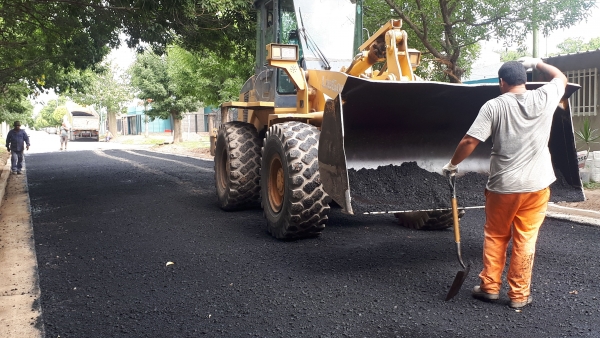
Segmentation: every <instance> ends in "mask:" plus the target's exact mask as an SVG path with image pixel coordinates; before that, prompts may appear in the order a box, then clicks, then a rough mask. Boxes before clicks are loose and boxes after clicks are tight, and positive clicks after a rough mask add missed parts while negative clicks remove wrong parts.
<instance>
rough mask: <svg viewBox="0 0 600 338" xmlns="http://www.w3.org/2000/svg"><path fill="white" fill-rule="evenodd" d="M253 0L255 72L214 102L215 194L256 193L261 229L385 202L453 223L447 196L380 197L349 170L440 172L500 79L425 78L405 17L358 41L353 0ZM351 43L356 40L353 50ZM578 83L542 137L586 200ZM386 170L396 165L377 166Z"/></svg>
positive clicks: (249, 196) (240, 196) (475, 168)
mask: <svg viewBox="0 0 600 338" xmlns="http://www.w3.org/2000/svg"><path fill="white" fill-rule="evenodd" d="M255 6H256V10H257V12H258V13H257V18H258V21H257V30H258V34H257V50H256V55H257V59H256V64H255V75H253V76H252V77H251V78H250V79H248V81H247V82H246V83H245V84H244V86H243V87H242V89H241V93H240V98H239V101H234V102H225V103H223V104H222V105H221V114H220V116H218V117H217V118H216V121H218V122H217V123H216V125H215V128H213V129H212V134H211V141H212V142H211V143H212V144H211V151H212V152H213V154H214V156H215V157H214V161H215V184H216V193H217V198H218V201H219V202H218V203H219V206H220V207H221V208H222V209H224V210H236V209H240V208H246V207H251V206H258V205H260V207H262V209H263V213H264V215H265V218H266V223H267V229H268V231H269V232H270V233H271V234H272V235H273V236H274V237H276V238H280V239H293V238H301V237H310V236H315V235H318V234H320V233H321V231H323V229H324V227H325V223H326V222H327V219H328V213H329V208H330V204H335V205H337V206H339V207H341V208H342V209H343V211H344V212H346V213H348V214H351V215H352V214H357V213H360V214H381V213H392V214H396V215H402V217H401V219H405V221H407V220H408V221H407V222H413V223H416V224H420V225H421V226H422V225H426V224H427V223H428V222H430V223H432V224H431V225H433V226H434V227H437V228H443V227H447V226H451V225H452V217H451V216H450V217H449V215H450V214H451V210H450V208H436V207H432V206H431V205H430V204H427V203H429V201H426V200H425V199H424V200H423V205H422V206H417V207H415V205H409V204H408V203H407V202H406V199H404V198H403V197H404V196H402V195H400V194H398V195H397V196H395V197H394V198H393V199H392V200H389V199H388V200H387V201H385V204H383V203H381V199H378V198H379V197H380V196H379V195H381V194H382V191H380V190H377V188H375V185H373V188H372V189H371V188H370V187H369V184H368V183H366V182H357V181H353V180H359V179H361V178H364V177H366V176H364V175H363V176H361V175H356V172H358V171H360V170H362V169H365V170H372V169H375V168H385V167H388V166H400V165H402V164H403V163H413V162H414V163H416V165H418V167H419V168H422V169H425V170H427V171H428V172H437V173H440V172H441V168H442V166H443V165H444V164H445V163H446V162H447V161H448V159H450V158H451V157H452V154H453V152H454V149H455V147H456V145H457V144H458V141H460V139H461V138H462V137H463V136H464V134H465V132H466V131H467V130H468V129H469V127H470V125H471V124H472V123H473V121H474V119H475V117H476V116H477V113H478V111H479V109H480V107H481V106H482V105H483V104H484V103H485V102H486V101H487V100H489V99H491V98H494V97H496V96H498V95H499V93H500V92H499V89H498V86H497V85H463V84H450V83H441V82H432V81H422V80H420V79H419V78H418V77H417V76H416V75H415V73H414V71H415V69H416V68H417V67H418V66H419V64H420V58H421V54H420V52H419V51H418V50H415V49H411V48H409V45H408V36H407V33H406V32H405V31H404V30H402V21H401V20H390V21H389V22H387V23H386V24H384V25H383V26H382V27H381V28H380V29H379V30H378V31H377V32H375V33H374V34H373V35H372V36H371V37H369V38H368V39H367V40H366V41H364V42H363V41H359V43H354V37H355V36H359V34H358V32H360V31H362V27H360V25H354V22H355V20H354V18H355V17H356V13H357V7H356V4H354V3H353V1H350V0H326V1H318V2H316V1H312V0H258V1H255ZM358 9H360V8H358ZM356 21H358V20H356ZM354 46H360V47H358V53H357V54H355V56H354V57H352V55H353V51H354V50H355V49H356V47H354ZM540 85H541V83H530V84H528V88H529V89H532V88H536V87H539V86H540ZM575 90H577V86H576V85H571V84H570V85H569V86H568V88H567V94H566V95H565V97H564V98H563V100H562V102H561V104H560V106H559V107H557V110H556V113H555V118H554V122H553V127H552V133H551V136H550V143H549V148H550V152H551V154H552V160H553V165H554V167H555V170H557V171H558V172H560V175H561V180H562V181H563V183H564V185H565V186H566V189H567V190H569V192H571V194H570V195H569V196H570V197H569V198H571V199H572V200H583V198H584V196H583V191H582V185H581V181H580V179H579V174H578V169H577V158H576V151H575V141H574V137H573V127H572V121H571V117H570V107H569V102H568V97H569V96H570V95H571V94H572V93H573V92H574V91H575ZM490 149H491V142H490V141H488V142H486V143H482V144H480V145H479V147H478V148H477V149H476V150H475V152H474V153H473V154H472V155H471V156H470V157H469V158H468V159H467V160H465V161H464V162H463V163H461V170H462V171H463V172H474V173H482V174H486V173H487V171H488V170H489V156H490ZM386 173H391V174H389V175H392V174H393V171H392V170H381V171H379V172H378V173H377V175H386ZM394 175H395V174H394ZM439 176H441V175H439ZM376 178H377V179H384V178H385V177H381V176H379V177H376ZM415 179H416V177H415ZM459 182H460V180H459ZM408 183H412V182H408ZM419 183H421V184H423V182H419ZM394 184H395V183H394ZM425 184H431V185H433V184H436V182H434V181H433V180H432V181H431V182H426V183H425ZM446 186H447V182H446ZM359 188H360V189H359ZM401 188H404V191H407V189H406V187H401ZM432 188H433V187H432ZM483 188H484V186H482V187H481V191H483ZM444 189H445V188H444ZM358 190H362V191H360V194H357V192H358ZM400 190H402V189H400ZM422 195H423V196H427V192H426V191H425V192H423V194H422ZM358 205H360V209H358V208H357V206H358ZM411 219H412V221H411Z"/></svg>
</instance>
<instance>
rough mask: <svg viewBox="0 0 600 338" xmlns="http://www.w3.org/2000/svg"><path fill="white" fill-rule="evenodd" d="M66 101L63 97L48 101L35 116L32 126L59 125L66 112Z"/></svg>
mask: <svg viewBox="0 0 600 338" xmlns="http://www.w3.org/2000/svg"><path fill="white" fill-rule="evenodd" d="M66 102H67V100H66V98H65V97H59V98H58V99H56V100H50V101H48V102H47V103H46V104H45V105H44V107H43V108H42V110H40V112H39V113H38V115H37V116H36V118H35V122H34V126H35V127H36V128H44V127H57V126H59V125H60V124H61V123H62V121H63V116H65V114H66V113H67V107H66V105H65V104H66Z"/></svg>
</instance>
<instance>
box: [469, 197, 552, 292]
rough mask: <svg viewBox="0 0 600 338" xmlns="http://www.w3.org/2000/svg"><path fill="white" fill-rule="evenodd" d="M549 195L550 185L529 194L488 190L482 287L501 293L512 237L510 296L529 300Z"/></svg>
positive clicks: (482, 288)
mask: <svg viewBox="0 0 600 338" xmlns="http://www.w3.org/2000/svg"><path fill="white" fill-rule="evenodd" d="M549 198H550V188H546V189H542V190H540V191H536V192H530V193H515V194H498V193H493V192H491V191H488V190H486V191H485V217H486V220H485V226H484V242H483V270H482V271H481V273H480V274H479V278H481V284H480V287H481V290H483V291H485V292H487V293H494V294H498V293H500V287H501V286H502V271H503V270H504V266H505V264H506V251H507V248H508V243H509V241H510V239H511V238H512V240H513V246H512V253H511V258H510V265H509V267H508V275H507V279H508V285H509V286H510V290H509V292H508V297H509V298H510V299H511V300H513V301H515V302H521V301H525V300H527V298H528V297H529V293H530V286H531V271H532V270H533V258H534V256H535V243H536V241H537V237H538V232H539V229H540V226H541V225H542V222H543V221H544V218H545V217H546V208H547V207H548V200H549Z"/></svg>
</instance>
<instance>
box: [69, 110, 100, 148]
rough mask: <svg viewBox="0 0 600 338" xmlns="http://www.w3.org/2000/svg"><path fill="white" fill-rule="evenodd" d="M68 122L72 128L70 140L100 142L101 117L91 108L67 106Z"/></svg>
mask: <svg viewBox="0 0 600 338" xmlns="http://www.w3.org/2000/svg"><path fill="white" fill-rule="evenodd" d="M67 111H68V113H67V115H66V116H65V119H66V120H67V122H68V124H69V128H70V132H69V140H71V141H74V140H79V139H92V140H96V141H99V140H100V117H99V115H98V113H96V110H95V109H94V108H93V107H91V106H85V107H84V106H80V105H77V104H68V105H67Z"/></svg>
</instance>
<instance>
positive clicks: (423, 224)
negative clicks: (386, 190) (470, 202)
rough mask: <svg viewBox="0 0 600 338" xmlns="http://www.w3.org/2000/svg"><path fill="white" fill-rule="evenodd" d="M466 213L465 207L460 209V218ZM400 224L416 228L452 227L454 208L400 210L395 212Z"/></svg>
mask: <svg viewBox="0 0 600 338" xmlns="http://www.w3.org/2000/svg"><path fill="white" fill-rule="evenodd" d="M464 215H465V210H464V209H459V210H458V218H461V217H463V216H464ZM394 216H396V218H397V219H398V224H400V225H402V226H404V227H407V228H411V229H416V230H444V229H448V228H450V227H452V226H453V225H454V221H453V220H452V210H439V211H415V212H401V213H400V212H399V213H396V214H394Z"/></svg>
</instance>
